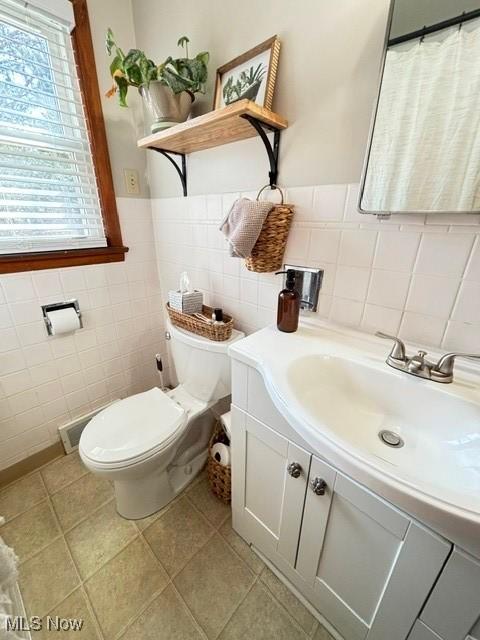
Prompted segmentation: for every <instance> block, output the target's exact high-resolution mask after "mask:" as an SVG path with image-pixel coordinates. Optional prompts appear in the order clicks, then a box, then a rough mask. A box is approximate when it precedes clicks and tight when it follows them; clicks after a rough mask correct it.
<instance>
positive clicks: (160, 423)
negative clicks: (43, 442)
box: [80, 388, 186, 465]
mask: <svg viewBox="0 0 480 640" xmlns="http://www.w3.org/2000/svg"><path fill="white" fill-rule="evenodd" d="M185 419H186V413H185V411H184V409H182V407H180V406H179V405H178V404H177V403H176V402H174V401H173V400H171V399H170V398H169V397H168V396H167V395H166V394H165V393H164V392H163V391H161V390H160V389H157V388H153V389H150V391H145V392H144V393H137V394H136V395H134V396H130V397H129V398H125V399H124V400H120V401H119V402H115V403H114V404H112V405H110V406H109V407H107V408H106V409H103V411H100V413H98V414H97V415H96V416H95V417H93V418H92V419H91V420H90V422H89V423H88V424H87V426H86V427H85V429H84V430H83V432H82V436H81V439H80V448H81V450H82V454H84V455H86V456H87V458H89V459H90V460H92V462H98V463H104V464H112V465H118V464H122V463H123V464H125V463H128V461H131V460H132V459H135V458H139V457H144V456H145V454H147V453H149V452H153V451H154V450H159V449H162V448H163V447H164V446H165V445H166V444H168V442H169V441H170V439H171V437H172V436H173V434H174V433H175V432H176V431H177V430H178V429H179V427H181V426H182V425H183V424H184V423H185Z"/></svg>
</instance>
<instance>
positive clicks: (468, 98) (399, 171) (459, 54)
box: [361, 19, 480, 212]
mask: <svg viewBox="0 0 480 640" xmlns="http://www.w3.org/2000/svg"><path fill="white" fill-rule="evenodd" d="M361 208H362V210H365V211H370V212H376V211H378V212H401V211H472V210H477V211H478V210H480V20H478V19H477V20H472V21H470V22H469V23H465V24H463V25H462V26H461V28H459V27H453V28H450V29H446V30H444V31H441V32H438V33H435V34H432V35H431V36H427V37H425V38H424V39H423V40H420V39H416V40H413V41H409V42H406V43H403V44H400V45H396V46H393V47H390V48H389V49H388V50H387V54H386V60H385V69H384V75H383V80H382V86H381V92H380V99H379V103H378V110H377V114H376V120H375V125H374V133H373V137H372V144H371V149H370V155H369V159H368V167H367V174H366V179H365V186H364V191H363V196H362V201H361Z"/></svg>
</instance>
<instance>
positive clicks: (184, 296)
mask: <svg viewBox="0 0 480 640" xmlns="http://www.w3.org/2000/svg"><path fill="white" fill-rule="evenodd" d="M168 304H169V305H170V306H171V307H172V309H176V310H177V311H181V312H182V313H201V312H202V305H203V293H202V292H201V291H188V292H187V293H182V292H181V291H169V292H168Z"/></svg>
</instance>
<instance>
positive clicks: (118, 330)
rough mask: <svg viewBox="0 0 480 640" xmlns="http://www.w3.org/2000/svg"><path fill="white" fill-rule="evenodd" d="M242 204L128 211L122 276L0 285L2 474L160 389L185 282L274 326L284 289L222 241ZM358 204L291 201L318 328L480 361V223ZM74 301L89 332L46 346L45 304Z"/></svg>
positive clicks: (343, 199) (328, 196)
mask: <svg viewBox="0 0 480 640" xmlns="http://www.w3.org/2000/svg"><path fill="white" fill-rule="evenodd" d="M239 195H240V194H238V193H228V194H222V195H220V194H210V195H207V196H193V197H189V198H168V199H156V200H152V201H148V200H136V199H118V207H119V213H120V222H121V226H122V230H123V235H124V240H125V243H126V244H127V245H128V246H129V247H130V251H129V253H128V254H127V259H126V261H125V263H116V264H111V265H98V266H89V267H74V268H70V269H58V270H49V271H43V272H42V271H37V272H32V273H22V274H13V275H6V276H1V277H0V468H3V467H6V466H9V465H11V464H14V463H15V462H17V461H18V460H20V459H22V458H23V457H26V456H28V455H30V454H32V453H34V452H35V451H37V450H39V449H42V448H44V447H46V446H48V445H49V444H51V443H52V442H54V441H55V440H57V427H58V426H59V425H60V424H63V423H65V422H68V421H69V420H71V419H73V418H75V417H77V416H79V415H81V414H83V413H86V412H88V411H90V410H91V409H92V408H95V407H98V406H101V405H103V404H105V403H106V402H108V401H109V400H110V399H112V398H117V397H122V396H125V395H129V394H131V393H135V392H138V391H141V390H143V389H146V388H148V387H150V386H152V385H153V384H156V383H157V377H156V376H157V374H156V370H155V363H154V357H153V356H154V354H155V353H157V352H160V353H164V352H165V343H164V340H163V327H164V316H163V301H164V299H165V295H166V292H167V290H168V289H170V288H175V287H176V286H177V284H178V280H179V276H180V273H181V272H182V271H184V270H187V271H188V272H189V274H190V276H191V279H192V282H193V284H194V286H196V287H197V288H199V289H201V290H203V291H204V293H205V300H206V302H207V303H208V304H211V305H215V306H222V307H224V308H225V310H226V311H227V312H230V313H232V314H233V315H234V316H235V318H236V319H237V324H238V326H239V327H240V328H242V329H243V330H245V331H246V332H251V331H254V330H256V329H259V328H261V327H263V326H265V325H267V324H270V323H273V322H275V315H276V299H277V294H278V291H279V290H280V288H281V283H282V281H281V279H280V277H277V276H275V275H273V274H256V273H251V272H250V271H248V270H247V269H246V268H245V266H244V263H243V261H242V260H238V259H234V258H230V256H229V255H228V252H227V248H226V244H225V241H224V239H223V236H222V234H221V233H220V231H219V230H218V226H219V224H220V221H221V218H222V216H223V215H224V213H225V212H226V211H227V210H228V209H229V207H230V206H231V204H232V202H233V201H234V200H235V198H237V197H238V196H239ZM242 195H245V196H247V197H255V195H256V194H254V193H247V194H242ZM357 198H358V185H356V184H351V185H343V184H340V185H322V186H314V187H298V188H292V189H289V190H288V193H287V200H288V201H290V202H293V203H295V204H296V205H297V212H296V217H295V222H294V224H293V226H292V229H291V233H290V237H289V242H288V245H287V252H286V256H285V260H286V262H290V263H292V264H299V265H305V266H316V267H321V268H323V269H324V270H325V275H324V282H323V288H322V293H321V295H320V302H319V311H318V313H319V315H320V316H321V317H322V318H327V319H330V320H332V321H333V322H338V323H341V324H345V325H349V326H353V327H358V328H360V329H362V330H364V331H368V332H373V331H375V330H377V329H382V330H384V331H387V332H391V333H395V334H399V335H400V336H401V337H403V338H404V339H406V340H409V341H412V342H418V343H420V344H422V345H426V346H428V345H431V346H435V347H441V348H443V349H445V350H447V349H456V350H462V351H476V352H480V303H479V300H480V238H479V236H480V217H479V216H470V217H469V216H458V217H457V216H450V215H445V216H441V215H436V216H435V215H429V216H424V215H398V216H392V217H391V218H390V219H389V220H382V221H377V219H376V218H373V217H370V216H363V215H360V214H358V213H357V211H356V201H357ZM152 211H153V223H154V224H153V233H152ZM155 262H157V265H155ZM157 267H158V271H157ZM157 273H158V274H160V278H161V285H162V287H161V288H162V291H163V295H162V292H161V290H160V284H159V282H158V275H157ZM66 297H69V298H71V297H77V298H78V300H79V302H80V306H81V308H82V311H83V314H84V321H85V328H84V329H83V330H81V331H79V332H77V333H76V334H75V335H73V336H62V337H48V336H47V335H46V331H45V326H44V324H43V320H42V318H41V313H40V305H41V304H44V303H46V302H54V301H57V300H60V299H62V298H66Z"/></svg>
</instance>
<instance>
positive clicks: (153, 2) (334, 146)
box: [132, 0, 389, 197]
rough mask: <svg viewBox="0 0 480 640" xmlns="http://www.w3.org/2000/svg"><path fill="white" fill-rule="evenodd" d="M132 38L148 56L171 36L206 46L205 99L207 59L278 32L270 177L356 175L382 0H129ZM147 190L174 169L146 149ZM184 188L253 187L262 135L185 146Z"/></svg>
mask: <svg viewBox="0 0 480 640" xmlns="http://www.w3.org/2000/svg"><path fill="white" fill-rule="evenodd" d="M132 4H133V12H134V19H135V32H136V39H137V46H138V47H139V48H141V49H145V51H146V53H147V55H149V56H150V57H152V58H153V59H154V60H156V61H161V60H163V59H164V58H165V57H166V56H167V55H176V53H177V51H178V49H177V47H176V42H177V39H178V37H179V36H181V35H184V34H186V35H188V36H189V37H190V40H191V51H192V52H197V51H201V50H208V51H210V53H211V62H210V65H209V73H210V80H209V87H208V93H207V95H206V96H205V97H204V98H203V99H201V100H199V104H198V105H197V107H196V109H197V111H196V112H197V113H198V112H205V111H209V110H210V109H211V107H212V99H213V98H212V91H213V84H214V79H215V69H216V68H217V67H219V66H220V65H221V64H224V63H225V62H227V61H228V60H231V59H232V58H234V57H235V56H237V55H239V54H240V53H243V52H244V51H247V50H248V49H250V48H251V47H253V46H255V45H256V44H258V43H260V42H262V41H263V40H265V39H266V38H268V37H270V36H272V35H273V34H275V33H276V34H278V36H279V37H280V39H281V42H282V49H281V53H280V64H279V75H278V80H277V86H276V90H275V98H274V110H276V111H278V113H280V114H282V115H283V116H285V117H286V118H287V119H288V120H289V122H290V127H289V129H288V130H287V131H285V132H284V133H283V134H282V140H281V145H280V155H281V161H280V183H281V184H283V185H287V186H299V185H311V184H332V183H346V182H357V181H359V179H360V172H361V168H362V162H363V154H364V148H365V144H366V140H367V135H368V129H369V123H370V116H371V109H372V104H373V100H374V97H375V92H376V87H377V81H378V73H379V65H380V53H381V50H382V46H383V40H384V33H385V26H386V21H387V15H388V8H389V0H368V2H359V1H358V0H340V1H339V2H332V1H331V0H300V2H292V1H291V0H276V1H275V2H257V1H256V0H243V2H237V1H235V0H221V1H219V0H204V2H202V3H199V2H197V1H196V0H184V1H183V2H176V3H172V2H167V1H166V0H133V3H132ZM148 162H149V167H150V183H151V191H152V195H153V196H154V197H164V196H174V195H177V194H179V193H180V183H179V180H178V178H177V176H176V174H175V170H174V169H173V168H172V167H171V166H170V165H169V163H168V161H167V160H165V158H162V157H161V156H159V154H154V153H152V152H151V153H149V155H148ZM188 171H189V193H191V194H199V193H203V194H205V193H219V192H224V191H227V192H228V191H236V190H239V189H242V190H246V189H255V188H259V187H260V186H261V185H263V184H265V182H266V181H267V175H268V173H267V171H268V169H267V158H266V154H265V151H264V148H263V146H262V143H261V142H260V141H259V140H258V139H256V140H249V141H245V142H241V143H236V144H232V145H228V146H223V147H221V148H218V149H213V150H210V151H204V152H202V153H197V154H192V155H190V156H189V158H188Z"/></svg>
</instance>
